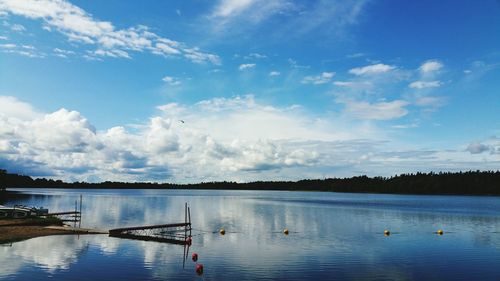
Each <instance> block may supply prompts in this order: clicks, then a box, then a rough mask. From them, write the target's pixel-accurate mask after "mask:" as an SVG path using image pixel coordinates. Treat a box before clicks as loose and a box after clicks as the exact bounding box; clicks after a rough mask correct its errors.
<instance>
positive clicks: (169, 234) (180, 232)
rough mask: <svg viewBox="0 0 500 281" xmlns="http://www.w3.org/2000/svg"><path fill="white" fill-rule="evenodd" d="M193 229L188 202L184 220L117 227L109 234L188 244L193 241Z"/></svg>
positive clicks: (127, 237)
mask: <svg viewBox="0 0 500 281" xmlns="http://www.w3.org/2000/svg"><path fill="white" fill-rule="evenodd" d="M191 230H192V228H191V211H190V209H189V207H188V205H187V203H186V204H185V208H184V222H180V223H169V224H157V225H145V226H132V227H122V228H115V229H111V230H109V236H111V237H118V238H126V239H134V240H143V241H156V242H165V243H172V244H179V245H187V244H190V243H191V241H190V238H191Z"/></svg>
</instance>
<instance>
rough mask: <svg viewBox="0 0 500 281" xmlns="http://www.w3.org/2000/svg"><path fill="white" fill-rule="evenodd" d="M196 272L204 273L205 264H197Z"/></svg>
mask: <svg viewBox="0 0 500 281" xmlns="http://www.w3.org/2000/svg"><path fill="white" fill-rule="evenodd" d="M196 273H197V274H198V275H202V274H203V264H201V263H199V264H197V265H196Z"/></svg>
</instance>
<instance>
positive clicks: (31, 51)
mask: <svg viewBox="0 0 500 281" xmlns="http://www.w3.org/2000/svg"><path fill="white" fill-rule="evenodd" d="M0 52H3V53H11V54H18V55H21V56H25V57H30V58H43V57H45V54H44V53H42V52H39V51H38V50H37V49H36V48H35V47H33V46H31V45H16V44H12V43H8V44H0Z"/></svg>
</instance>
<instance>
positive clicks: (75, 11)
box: [0, 0, 220, 64]
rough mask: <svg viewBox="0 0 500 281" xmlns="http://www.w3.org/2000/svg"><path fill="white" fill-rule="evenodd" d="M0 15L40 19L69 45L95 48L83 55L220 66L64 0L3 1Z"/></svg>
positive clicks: (140, 28)
mask: <svg viewBox="0 0 500 281" xmlns="http://www.w3.org/2000/svg"><path fill="white" fill-rule="evenodd" d="M0 12H4V13H10V14H14V15H18V16H23V17H26V18H29V19H33V20H42V21H43V25H44V27H47V29H48V30H52V29H55V30H56V31H58V32H60V33H62V34H64V35H65V36H66V37H67V38H68V40H69V41H71V42H73V43H80V44H89V45H93V46H96V50H94V51H90V52H89V53H88V54H87V56H97V57H99V56H109V57H115V58H129V57H130V55H129V52H133V51H136V52H137V51H138V52H141V51H149V52H151V53H153V54H157V55H162V56H166V57H170V56H182V57H185V58H187V59H189V60H191V61H193V62H197V63H200V62H209V63H213V64H219V63H220V58H219V57H218V56H217V55H215V54H210V53H205V52H202V51H200V50H199V49H198V48H193V47H189V46H186V45H185V44H184V43H181V42H177V41H174V40H170V39H168V38H163V37H161V36H159V35H157V34H155V33H153V32H151V31H150V30H149V28H148V27H147V26H143V25H139V26H135V27H129V28H127V29H116V28H115V27H114V26H113V24H112V23H111V22H109V21H101V20H97V19H95V18H93V17H92V15H91V14H89V13H87V12H86V11H85V10H83V9H81V8H79V7H77V6H75V5H73V4H71V3H69V2H67V1H65V0H25V1H16V0H3V1H2V2H0Z"/></svg>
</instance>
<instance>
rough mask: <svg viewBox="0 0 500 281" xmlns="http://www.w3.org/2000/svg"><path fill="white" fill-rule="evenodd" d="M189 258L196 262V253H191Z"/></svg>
mask: <svg viewBox="0 0 500 281" xmlns="http://www.w3.org/2000/svg"><path fill="white" fill-rule="evenodd" d="M191 259H193V261H194V262H196V261H197V260H198V254H197V253H193V255H192V256H191Z"/></svg>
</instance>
